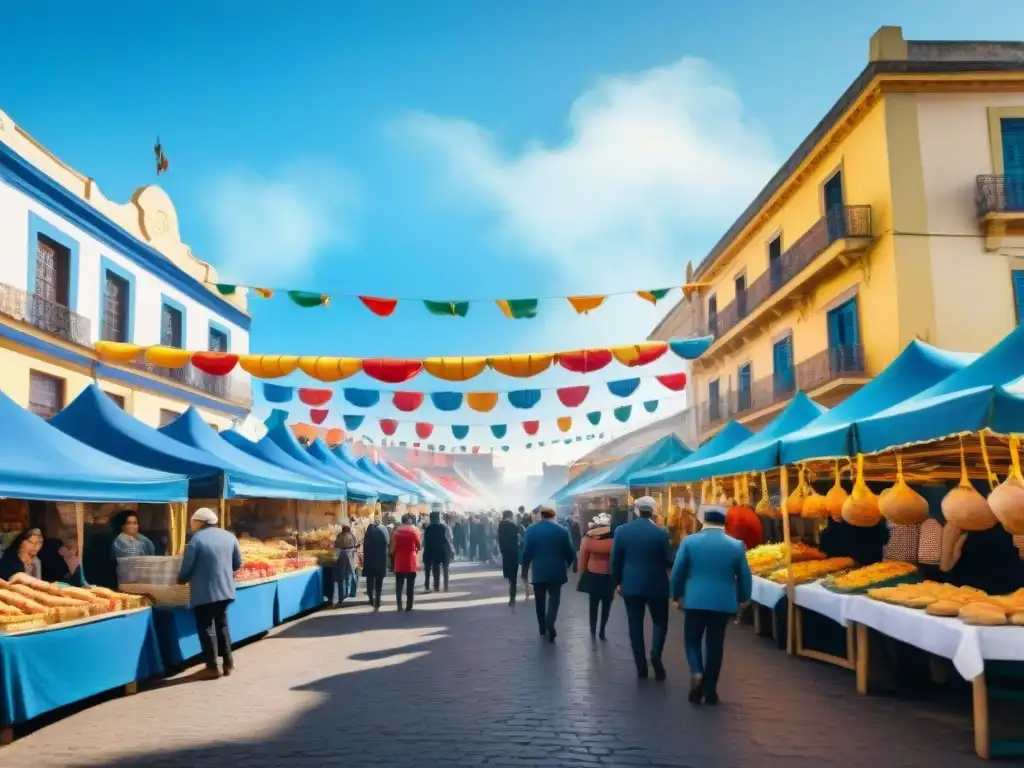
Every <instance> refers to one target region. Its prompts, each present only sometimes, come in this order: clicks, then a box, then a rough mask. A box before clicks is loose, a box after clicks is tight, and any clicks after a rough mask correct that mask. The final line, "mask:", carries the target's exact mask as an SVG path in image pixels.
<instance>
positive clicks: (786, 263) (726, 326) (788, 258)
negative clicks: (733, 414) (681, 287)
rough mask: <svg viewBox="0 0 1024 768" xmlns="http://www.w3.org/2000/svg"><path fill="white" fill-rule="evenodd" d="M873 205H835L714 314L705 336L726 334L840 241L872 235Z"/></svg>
mask: <svg viewBox="0 0 1024 768" xmlns="http://www.w3.org/2000/svg"><path fill="white" fill-rule="evenodd" d="M871 231H872V230H871V206H870V205H847V206H844V207H842V208H835V209H833V210H831V211H829V212H828V213H826V214H825V215H824V216H822V217H821V218H820V219H818V221H817V222H815V224H814V226H812V227H811V228H810V229H809V230H807V231H806V232H805V233H804V234H803V235H802V236H801V237H800V239H799V240H797V241H796V242H795V243H793V244H792V245H791V246H790V247H789V248H788V249H787V250H786V251H785V253H783V254H782V256H781V257H780V258H779V259H778V260H776V261H774V262H773V263H772V264H771V266H770V267H769V268H768V269H767V270H765V271H764V272H762V273H761V274H760V276H758V277H757V279H755V280H754V281H753V282H752V283H751V284H750V285H749V286H748V287H747V289H746V290H745V291H744V292H743V293H742V294H740V295H739V296H737V298H736V299H734V300H733V301H731V302H729V303H728V304H726V305H725V306H724V307H721V308H720V309H718V310H717V311H716V312H714V313H710V312H709V315H708V318H707V322H706V324H704V326H703V328H701V331H700V332H701V335H705V336H714V337H715V338H716V339H717V338H719V337H721V336H724V335H725V334H726V333H728V332H729V331H730V330H732V329H733V328H735V327H736V326H737V325H739V323H740V322H741V321H742V320H743V319H744V318H745V317H747V316H749V315H752V314H753V313H754V312H756V311H757V310H758V308H759V307H760V306H761V305H762V304H764V303H765V302H767V301H768V299H770V298H771V297H772V295H774V294H775V293H777V292H778V291H780V290H781V289H782V288H783V287H784V286H785V285H786V283H788V282H789V281H790V280H792V279H793V278H795V277H796V276H797V275H798V274H800V272H802V271H803V270H804V268H805V267H807V265H809V264H810V263H811V262H812V261H814V260H815V259H816V258H817V257H818V256H820V255H821V254H822V253H824V252H825V250H826V249H827V248H828V247H829V246H831V245H832V244H833V243H835V242H836V241H837V240H843V239H845V238H866V237H871Z"/></svg>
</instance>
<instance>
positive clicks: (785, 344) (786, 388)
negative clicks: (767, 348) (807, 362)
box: [772, 336, 796, 395]
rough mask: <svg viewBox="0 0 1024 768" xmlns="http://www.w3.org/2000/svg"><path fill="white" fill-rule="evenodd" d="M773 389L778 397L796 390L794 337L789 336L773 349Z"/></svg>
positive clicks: (776, 343) (777, 343) (778, 342)
mask: <svg viewBox="0 0 1024 768" xmlns="http://www.w3.org/2000/svg"><path fill="white" fill-rule="evenodd" d="M772 364H773V366H774V370H773V371H772V382H773V389H774V390H775V394H776V395H785V394H788V393H790V392H792V391H793V390H795V389H796V376H795V375H794V373H793V337H792V336H787V337H786V338H784V339H780V340H779V341H777V342H775V346H774V347H772Z"/></svg>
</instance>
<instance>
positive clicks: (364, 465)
mask: <svg viewBox="0 0 1024 768" xmlns="http://www.w3.org/2000/svg"><path fill="white" fill-rule="evenodd" d="M356 466H357V467H359V469H360V470H362V471H363V472H364V473H365V474H366V475H368V476H369V477H375V478H377V479H378V480H379V481H380V482H382V483H387V484H388V485H390V486H391V487H392V488H398V489H399V490H400V491H402V492H403V493H405V494H406V495H408V496H416V497H422V496H423V491H422V490H421V489H420V487H419V486H418V485H413V484H412V483H410V482H409V481H408V480H406V479H405V478H402V479H401V480H391V479H390V478H388V476H387V475H386V474H384V472H382V471H381V469H380V467H379V466H378V465H377V464H376V463H374V462H373V461H370V458H369V457H368V456H360V457H359V458H358V459H357V460H356Z"/></svg>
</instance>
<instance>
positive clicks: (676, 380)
mask: <svg viewBox="0 0 1024 768" xmlns="http://www.w3.org/2000/svg"><path fill="white" fill-rule="evenodd" d="M655 378H656V379H657V380H658V383H659V384H661V385H662V386H663V387H665V388H666V389H671V390H672V391H673V392H681V391H682V390H684V389H686V373H684V372H680V373H666V374H665V375H664V376H656V377H655Z"/></svg>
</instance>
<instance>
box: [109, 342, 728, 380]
mask: <svg viewBox="0 0 1024 768" xmlns="http://www.w3.org/2000/svg"><path fill="white" fill-rule="evenodd" d="M712 341H713V338H712V337H711V336H701V337H697V338H692V339H673V340H671V341H667V342H666V341H649V342H644V343H642V344H629V345H622V346H614V347H604V348H597V349H576V350H569V351H566V352H540V353H536V354H516V355H497V356H484V355H480V356H473V357H427V358H423V359H413V358H366V359H361V358H358V357H324V356H321V357H305V356H299V355H235V354H231V353H227V352H203V351H197V352H192V351H189V350H186V349H177V348H175V347H164V346H151V347H146V346H141V345H139V344H126V343H123V342H115V341H98V342H96V352H97V354H98V355H99V356H100V357H101V358H103V359H105V360H110V361H115V362H119V363H133V362H136V361H138V360H140V359H144V360H145V361H146V362H148V363H150V364H152V365H156V366H160V367H162V368H183V367H184V366H186V365H188V364H190V363H191V365H192V366H193V367H195V368H196V369H198V370H200V371H202V372H203V373H207V374H210V375H211V376H226V375H227V374H229V373H231V372H232V371H233V370H235V368H236V367H239V368H241V369H242V370H244V371H245V372H246V373H249V374H250V375H252V376H255V377H256V378H259V379H276V378H280V377H281V376H287V375H288V374H290V373H293V372H295V371H296V370H301V371H303V372H304V373H306V374H307V375H309V376H311V377H312V378H314V379H317V380H318V381H323V382H335V381H342V380H343V379H347V378H349V377H350V376H354V375H355V374H357V373H359V372H360V371H362V372H363V373H365V374H366V375H367V376H369V377H370V378H372V379H376V380H377V381H382V382H384V383H385V384H401V383H403V382H406V381H409V380H410V379H413V378H415V377H416V376H418V375H419V374H420V373H422V372H424V371H426V372H427V373H428V374H430V375H431V376H434V377H435V378H438V379H442V380H444V381H468V380H469V379H472V378H474V377H476V376H479V375H480V374H481V373H483V372H484V370H485V369H487V368H490V369H491V370H494V371H497V372H498V373H501V374H503V375H505V376H510V377H513V378H520V379H522V378H529V377H531V376H536V375H538V374H540V373H543V372H544V371H546V370H547V369H548V368H550V367H551V366H552V365H553V364H557V365H559V366H561V367H562V368H563V369H565V370H567V371H571V372H573V373H593V372H595V371H600V370H601V369H602V368H604V367H606V366H607V365H609V364H610V363H611V362H612V360H616V361H618V362H619V363H620V364H621V365H624V366H626V367H627V368H636V367H638V366H642V365H648V364H649V363H653V362H654V361H655V360H659V359H660V358H661V357H662V356H663V355H665V354H666V353H667V352H669V351H671V352H672V353H673V354H675V355H677V356H678V357H681V358H683V359H684V360H695V359H697V358H698V357H700V356H701V355H702V354H703V353H704V352H705V351H706V350H707V348H708V347H709V346H711V342H712Z"/></svg>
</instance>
